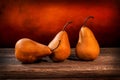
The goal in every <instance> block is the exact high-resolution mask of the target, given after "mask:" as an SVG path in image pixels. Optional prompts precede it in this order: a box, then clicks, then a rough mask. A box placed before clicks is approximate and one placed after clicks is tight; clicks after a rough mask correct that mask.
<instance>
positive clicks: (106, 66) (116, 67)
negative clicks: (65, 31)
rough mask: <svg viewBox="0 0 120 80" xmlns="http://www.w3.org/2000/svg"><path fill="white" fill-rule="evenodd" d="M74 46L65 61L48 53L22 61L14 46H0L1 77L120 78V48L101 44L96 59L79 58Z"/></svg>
mask: <svg viewBox="0 0 120 80" xmlns="http://www.w3.org/2000/svg"><path fill="white" fill-rule="evenodd" d="M74 50H75V49H74V48H72V50H71V53H72V54H71V56H70V57H69V58H68V59H67V60H65V61H64V62H59V63H55V62H52V61H51V60H50V59H49V57H45V58H43V59H42V60H39V61H38V62H36V63H34V64H22V63H21V62H19V61H18V60H17V59H16V58H15V56H14V48H0V79H7V78H9V79H18V78H19V79H34V78H36V79H38V78H39V79H46V80H47V79H49V80H50V79H57V78H59V79H66V80H67V79H69V78H70V79H76V80H77V78H82V79H88V80H89V79H91V78H92V79H94V78H97V79H98V78H100V79H101V78H104V79H109V78H110V79H117V80H119V79H120V78H119V77H120V48H101V53H100V55H99V57H98V58H97V59H96V60H94V61H81V60H79V59H78V58H77V57H76V56H75V51H74ZM70 79H69V80H70Z"/></svg>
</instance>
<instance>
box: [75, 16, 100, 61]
mask: <svg viewBox="0 0 120 80" xmlns="http://www.w3.org/2000/svg"><path fill="white" fill-rule="evenodd" d="M90 18H94V17H93V16H89V17H87V18H86V20H85V22H84V24H83V25H82V27H81V29H80V31H79V40H78V43H77V45H76V48H75V51H76V56H77V57H78V58H79V59H81V60H94V59H96V58H97V57H98V55H99V54H100V47H99V44H98V41H97V40H96V38H95V36H94V34H93V32H92V31H91V30H90V28H88V27H87V25H86V23H87V21H88V20H89V19H90Z"/></svg>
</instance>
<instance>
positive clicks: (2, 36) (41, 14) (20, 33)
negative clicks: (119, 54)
mask: <svg viewBox="0 0 120 80" xmlns="http://www.w3.org/2000/svg"><path fill="white" fill-rule="evenodd" d="M119 9H120V8H119V0H111V1H109V0H106V1H104V0H98V1H97V0H90V1H89V0H88V1H87V0H86V1H84V0H78V1H77V0H76V1H72V0H58V1H55V0H52V1H51V2H50V1H49V0H45V1H44V0H43V1H37V0H26V1H24V0H18V1H16V0H13V1H0V47H14V45H15V43H16V41H17V40H19V39H21V38H24V37H27V38H30V39H33V40H35V41H38V42H40V43H43V44H46V45H47V44H48V43H49V42H50V41H51V40H52V39H53V37H54V36H55V35H56V34H57V33H58V32H59V31H60V30H61V29H62V27H63V26H64V24H65V23H66V22H67V21H70V20H72V21H73V23H72V24H71V25H69V26H68V27H67V29H66V31H67V32H68V36H69V39H70V43H71V47H75V45H76V43H77V40H78V32H79V29H80V27H81V25H82V23H83V22H84V19H85V18H86V17H87V16H89V15H93V16H94V17H95V19H92V20H90V21H89V22H88V27H89V28H90V29H91V30H92V31H93V32H94V34H95V37H96V39H97V40H98V42H99V44H100V46H101V47H119V43H120V31H119V30H120V23H119V22H120V21H119V20H120V16H119V15H120V14H119V13H120V11H119ZM91 22H92V23H91Z"/></svg>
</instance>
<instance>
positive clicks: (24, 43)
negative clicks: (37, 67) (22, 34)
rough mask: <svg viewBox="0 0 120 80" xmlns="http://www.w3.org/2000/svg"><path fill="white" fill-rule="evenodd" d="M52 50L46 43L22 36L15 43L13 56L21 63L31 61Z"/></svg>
mask: <svg viewBox="0 0 120 80" xmlns="http://www.w3.org/2000/svg"><path fill="white" fill-rule="evenodd" d="M51 53H52V52H51V50H50V48H49V47H48V46H46V45H43V44H40V43H38V42H36V41H33V40H31V39H28V38H22V39H20V40H18V41H17V43H16V45H15V57H16V58H17V59H18V60H19V61H21V62H23V63H33V62H35V61H36V60H38V59H41V58H42V57H44V56H48V55H50V54H51Z"/></svg>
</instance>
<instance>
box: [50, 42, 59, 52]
mask: <svg viewBox="0 0 120 80" xmlns="http://www.w3.org/2000/svg"><path fill="white" fill-rule="evenodd" d="M60 43H61V40H59V43H58V45H57V47H56V48H54V49H52V50H51V51H54V50H55V49H57V48H58V47H59V45H60Z"/></svg>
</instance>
